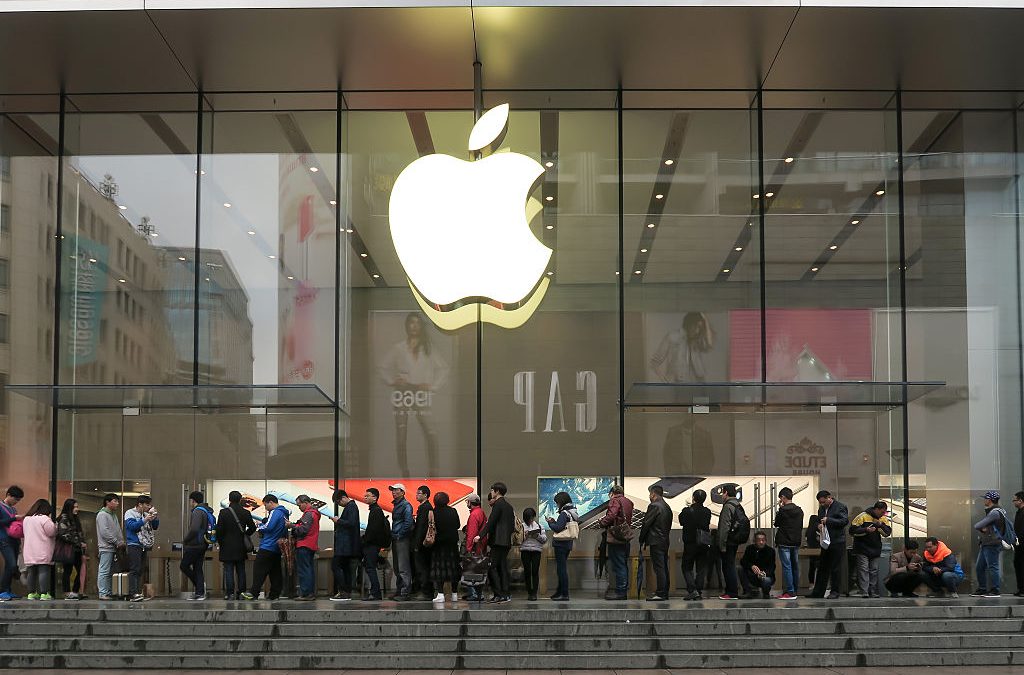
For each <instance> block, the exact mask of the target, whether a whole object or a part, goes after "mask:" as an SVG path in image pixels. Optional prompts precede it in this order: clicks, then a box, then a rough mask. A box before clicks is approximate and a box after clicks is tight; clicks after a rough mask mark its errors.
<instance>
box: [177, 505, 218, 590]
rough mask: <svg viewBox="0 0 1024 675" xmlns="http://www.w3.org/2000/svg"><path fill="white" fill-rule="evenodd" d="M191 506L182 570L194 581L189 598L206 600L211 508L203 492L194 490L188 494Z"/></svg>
mask: <svg viewBox="0 0 1024 675" xmlns="http://www.w3.org/2000/svg"><path fill="white" fill-rule="evenodd" d="M188 503H189V507H190V508H191V511H190V515H189V519H188V531H187V532H185V538H184V539H183V540H182V542H181V545H182V549H183V550H182V553H181V571H182V573H184V575H185V576H186V577H187V578H188V580H189V581H191V582H192V586H193V588H194V589H195V590H194V592H193V593H192V595H191V596H190V597H189V600H195V601H199V602H201V601H203V600H206V578H205V577H204V575H203V572H204V570H203V564H204V562H205V560H206V551H207V550H209V548H210V544H209V543H208V542H207V541H206V533H207V532H208V531H209V529H210V518H211V516H210V510H209V507H208V506H205V505H204V502H203V493H202V492H198V491H196V492H192V493H190V494H189V496H188Z"/></svg>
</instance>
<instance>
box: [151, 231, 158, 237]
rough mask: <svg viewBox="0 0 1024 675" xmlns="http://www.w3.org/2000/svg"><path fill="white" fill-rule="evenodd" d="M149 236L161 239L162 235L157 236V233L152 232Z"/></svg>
mask: <svg viewBox="0 0 1024 675" xmlns="http://www.w3.org/2000/svg"><path fill="white" fill-rule="evenodd" d="M149 236H151V237H159V236H160V235H159V234H157V233H156V232H150V233H149Z"/></svg>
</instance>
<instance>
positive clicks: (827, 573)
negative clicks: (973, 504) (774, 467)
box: [808, 490, 850, 600]
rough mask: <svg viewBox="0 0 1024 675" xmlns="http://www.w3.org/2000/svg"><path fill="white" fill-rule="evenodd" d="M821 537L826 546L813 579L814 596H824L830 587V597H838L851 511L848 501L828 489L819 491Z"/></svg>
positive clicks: (812, 594) (812, 592) (831, 598)
mask: <svg viewBox="0 0 1024 675" xmlns="http://www.w3.org/2000/svg"><path fill="white" fill-rule="evenodd" d="M817 499H818V517H819V518H820V519H821V520H820V522H819V523H818V537H819V541H821V544H822V546H823V548H822V549H821V557H820V559H819V561H818V573H817V574H816V575H815V578H814V589H813V590H812V591H811V594H810V596H808V597H811V598H824V597H825V587H826V586H830V587H831V588H832V591H831V592H830V593H829V594H828V597H829V599H830V600H835V599H836V598H838V597H839V588H840V584H839V576H840V572H841V570H842V567H843V558H844V557H845V556H846V526H847V525H849V524H850V516H849V512H848V511H847V509H846V504H843V503H842V502H840V501H839V500H837V499H835V498H834V497H833V496H832V493H831V492H829V491H828V490H820V491H818V494H817ZM826 532H827V533H828V539H829V542H828V546H827V547H825V546H824V544H825V541H824V537H825V533H826Z"/></svg>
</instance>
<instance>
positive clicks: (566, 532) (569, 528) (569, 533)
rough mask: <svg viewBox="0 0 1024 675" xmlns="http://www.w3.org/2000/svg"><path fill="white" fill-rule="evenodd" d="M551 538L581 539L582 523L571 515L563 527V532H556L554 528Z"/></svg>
mask: <svg viewBox="0 0 1024 675" xmlns="http://www.w3.org/2000/svg"><path fill="white" fill-rule="evenodd" d="M551 538H552V539H561V540H563V541H564V540H567V539H579V538H580V524H579V523H578V522H576V520H575V519H574V518H573V517H572V516H569V520H568V521H567V522H566V523H565V529H563V530H562V531H561V532H555V531H554V530H551Z"/></svg>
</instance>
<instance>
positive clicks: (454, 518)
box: [430, 492, 462, 602]
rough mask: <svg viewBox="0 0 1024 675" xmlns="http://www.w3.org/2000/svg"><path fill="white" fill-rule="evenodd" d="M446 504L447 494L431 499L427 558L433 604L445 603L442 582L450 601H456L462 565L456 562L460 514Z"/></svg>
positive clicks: (447, 502)
mask: <svg viewBox="0 0 1024 675" xmlns="http://www.w3.org/2000/svg"><path fill="white" fill-rule="evenodd" d="M448 504H449V497H448V493H447V492H438V493H437V494H436V495H434V510H433V514H434V545H433V546H432V547H431V548H432V549H433V550H432V551H431V555H430V575H431V579H432V581H433V583H434V589H435V590H437V595H435V596H434V602H444V582H446V581H447V582H448V584H449V586H450V587H451V590H450V593H451V596H450V597H451V600H452V602H455V601H457V600H458V599H459V581H460V580H461V579H462V565H461V561H460V560H459V528H460V527H461V526H462V522H461V520H460V519H459V512H458V511H456V510H455V509H453V508H452V507H451V506H449V505H448Z"/></svg>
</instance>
